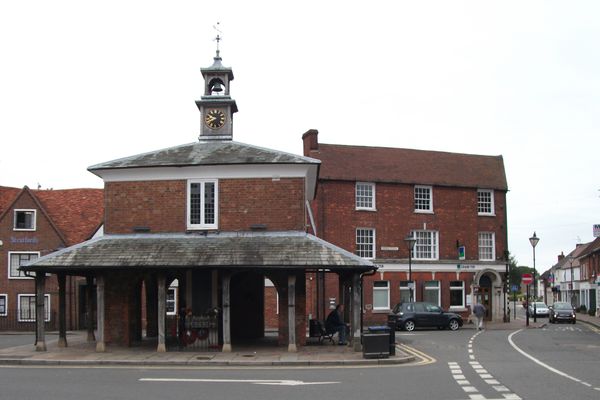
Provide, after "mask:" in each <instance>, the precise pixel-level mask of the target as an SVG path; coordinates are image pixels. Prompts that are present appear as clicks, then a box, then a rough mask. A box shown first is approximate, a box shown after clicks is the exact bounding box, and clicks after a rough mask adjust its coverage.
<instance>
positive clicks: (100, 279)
mask: <svg viewBox="0 0 600 400" xmlns="http://www.w3.org/2000/svg"><path fill="white" fill-rule="evenodd" d="M96 308H97V310H96V318H97V325H98V337H97V340H96V351H97V352H99V353H104V352H105V351H106V344H105V343H104V276H102V275H98V276H97V277H96Z"/></svg>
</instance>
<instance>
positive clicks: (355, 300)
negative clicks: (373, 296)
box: [352, 273, 362, 351]
mask: <svg viewBox="0 0 600 400" xmlns="http://www.w3.org/2000/svg"><path fill="white" fill-rule="evenodd" d="M361 284H362V282H361V279H360V274H359V273H354V274H352V348H353V349H354V351H362V345H361V343H360V339H361V338H360V333H361V332H360V329H361V326H360V319H361V318H360V317H361V313H362V309H361V305H360V303H361V301H360V300H361V298H362V285H361Z"/></svg>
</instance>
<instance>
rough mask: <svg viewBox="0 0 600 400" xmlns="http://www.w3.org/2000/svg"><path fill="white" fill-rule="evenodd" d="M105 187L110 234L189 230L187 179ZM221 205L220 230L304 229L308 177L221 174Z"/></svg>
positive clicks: (125, 183)
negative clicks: (227, 176) (140, 229)
mask: <svg viewBox="0 0 600 400" xmlns="http://www.w3.org/2000/svg"><path fill="white" fill-rule="evenodd" d="M105 191H106V227H105V232H106V233H107V234H117V233H132V232H134V228H136V227H144V228H149V229H150V232H152V233H183V232H185V231H186V230H187V223H186V215H187V214H186V212H187V198H186V196H187V181H186V180H173V181H134V182H107V183H106V185H105ZM218 207H219V224H218V225H219V226H218V229H219V230H221V231H246V230H250V228H251V227H252V226H253V225H264V226H265V228H266V229H267V230H271V231H285V230H304V220H305V214H304V179H300V178H281V179H277V180H273V179H220V180H219V204H218Z"/></svg>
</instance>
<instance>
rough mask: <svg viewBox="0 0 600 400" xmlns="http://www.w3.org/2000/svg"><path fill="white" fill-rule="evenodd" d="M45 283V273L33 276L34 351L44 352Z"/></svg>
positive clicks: (37, 273)
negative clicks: (35, 337) (35, 338)
mask: <svg viewBox="0 0 600 400" xmlns="http://www.w3.org/2000/svg"><path fill="white" fill-rule="evenodd" d="M45 283H46V273H45V272H36V274H35V328H36V335H37V342H36V344H35V351H46V337H45V334H46V331H45V326H44V324H45V322H46V313H45V312H44V311H45V310H44V308H45V307H44V303H45V301H44V300H45V297H46V293H45Z"/></svg>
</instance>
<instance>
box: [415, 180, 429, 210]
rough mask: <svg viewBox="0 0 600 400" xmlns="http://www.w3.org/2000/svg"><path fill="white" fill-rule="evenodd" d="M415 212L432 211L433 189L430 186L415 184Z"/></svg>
mask: <svg viewBox="0 0 600 400" xmlns="http://www.w3.org/2000/svg"><path fill="white" fill-rule="evenodd" d="M415 212H420V213H433V190H432V187H431V186H418V185H417V186H415Z"/></svg>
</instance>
